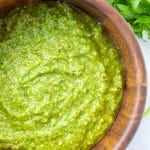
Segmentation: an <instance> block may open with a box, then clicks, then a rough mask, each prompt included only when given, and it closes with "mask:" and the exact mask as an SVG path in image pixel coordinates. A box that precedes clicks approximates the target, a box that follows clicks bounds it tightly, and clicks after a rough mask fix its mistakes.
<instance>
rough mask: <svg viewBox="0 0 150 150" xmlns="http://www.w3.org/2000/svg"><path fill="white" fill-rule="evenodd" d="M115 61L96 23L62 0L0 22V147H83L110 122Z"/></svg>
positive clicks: (118, 73)
mask: <svg viewBox="0 0 150 150" xmlns="http://www.w3.org/2000/svg"><path fill="white" fill-rule="evenodd" d="M122 74H123V65H122V61H121V58H120V56H119V53H118V51H117V49H116V48H115V46H114V45H113V43H112V42H111V41H110V40H109V39H108V37H107V36H106V35H105V33H104V32H103V31H102V28H101V26H100V25H99V24H98V23H97V22H96V21H95V20H93V19H92V18H91V17H89V16H88V15H86V14H85V13H83V12H81V11H79V10H76V9H73V8H71V7H70V6H68V5H67V4H64V3H42V2H41V3H35V4H34V3H31V4H27V5H23V6H17V7H15V8H13V9H12V10H11V11H10V12H9V13H8V14H7V15H5V16H3V17H1V19H0V149H12V150H16V149H19V150H88V149H90V148H91V147H92V146H93V145H94V144H96V143H97V142H98V141H99V140H100V139H102V138H103V136H104V135H105V134H106V132H107V131H108V129H109V128H110V127H111V126H112V124H113V123H114V120H115V117H116V115H117V112H118V109H119V107H120V104H121V101H122V97H123V77H122Z"/></svg>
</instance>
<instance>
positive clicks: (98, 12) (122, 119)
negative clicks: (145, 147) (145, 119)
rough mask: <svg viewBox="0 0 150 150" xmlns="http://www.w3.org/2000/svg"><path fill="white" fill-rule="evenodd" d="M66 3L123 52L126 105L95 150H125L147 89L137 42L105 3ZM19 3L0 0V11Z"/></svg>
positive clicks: (96, 0)
mask: <svg viewBox="0 0 150 150" xmlns="http://www.w3.org/2000/svg"><path fill="white" fill-rule="evenodd" d="M19 1H21V0H19ZM23 1H32V0H23ZM54 1H56V0H54ZM65 1H66V2H68V3H71V4H72V5H74V6H76V7H78V8H80V9H81V10H83V11H85V12H86V13H88V14H89V15H91V16H92V17H94V18H95V19H96V20H97V21H99V22H100V23H101V24H102V26H103V28H104V29H105V30H106V32H107V33H108V34H109V35H110V37H111V39H112V40H113V41H114V43H115V44H116V46H117V47H118V49H119V51H120V54H121V56H122V59H123V62H124V79H125V80H124V81H125V93H124V99H123V103H122V106H121V109H120V111H119V113H118V116H117V118H116V121H115V123H114V125H113V127H112V128H111V130H110V131H109V132H108V133H107V134H106V136H105V137H104V138H103V139H102V140H101V141H100V142H99V143H98V144H97V145H96V146H95V147H94V148H93V150H112V149H118V150H122V149H125V147H126V146H127V145H128V143H129V142H130V141H131V138H132V137H133V135H134V134H135V132H136V130H137V127H138V125H139V123H140V120H141V117H142V114H143V109H144V104H145V98H146V89H147V82H146V71H145V65H144V61H143V57H142V55H141V50H140V48H139V45H138V43H137V40H136V38H135V36H134V34H133V32H132V31H131V29H130V27H129V26H128V24H127V23H126V21H125V20H124V19H123V18H122V17H121V16H120V15H119V14H118V13H117V11H116V10H114V9H113V8H112V7H111V6H110V5H109V4H108V3H107V2H106V1H105V0H65ZM16 2H18V0H0V9H3V8H6V7H7V6H10V5H12V4H15V3H16Z"/></svg>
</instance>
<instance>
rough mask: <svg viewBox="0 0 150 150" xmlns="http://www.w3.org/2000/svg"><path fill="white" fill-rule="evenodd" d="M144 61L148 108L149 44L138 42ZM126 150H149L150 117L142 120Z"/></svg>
mask: <svg viewBox="0 0 150 150" xmlns="http://www.w3.org/2000/svg"><path fill="white" fill-rule="evenodd" d="M139 43H140V46H141V49H142V53H143V56H144V60H145V63H146V68H147V77H148V87H149V88H148V93H147V101H146V108H147V107H148V106H150V42H144V41H142V40H139ZM127 150H150V115H149V116H147V117H145V118H143V120H142V122H141V124H140V127H139V128H138V131H137V132H136V134H135V136H134V138H133V140H132V141H131V143H130V144H129V146H128V147H127Z"/></svg>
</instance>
